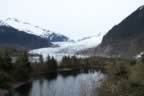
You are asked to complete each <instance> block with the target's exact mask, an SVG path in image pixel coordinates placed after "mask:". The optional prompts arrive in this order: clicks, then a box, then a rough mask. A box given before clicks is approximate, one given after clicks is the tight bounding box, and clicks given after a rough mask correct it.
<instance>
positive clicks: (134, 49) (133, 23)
mask: <svg viewBox="0 0 144 96" xmlns="http://www.w3.org/2000/svg"><path fill="white" fill-rule="evenodd" d="M93 51H94V53H95V55H101V56H118V57H132V56H135V55H137V54H139V53H140V52H142V51H144V6H141V7H140V8H138V9H137V10H136V11H135V12H133V13H132V14H131V15H130V16H128V17H127V18H125V19H124V20H123V21H122V22H121V23H120V24H118V25H116V26H114V27H113V28H112V29H111V30H110V31H109V32H108V33H107V34H106V35H105V36H104V37H103V40H102V43H101V44H100V45H99V46H98V47H97V48H94V49H93Z"/></svg>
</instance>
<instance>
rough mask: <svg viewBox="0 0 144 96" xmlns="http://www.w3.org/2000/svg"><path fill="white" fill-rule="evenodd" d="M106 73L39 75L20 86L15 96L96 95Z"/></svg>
mask: <svg viewBox="0 0 144 96" xmlns="http://www.w3.org/2000/svg"><path fill="white" fill-rule="evenodd" d="M103 78H104V75H103V74H102V73H100V72H96V71H95V72H91V71H90V72H87V73H78V74H65V75H62V74H58V75H47V76H38V77H35V78H34V79H33V81H32V82H31V83H29V84H26V85H24V86H22V87H20V88H18V89H17V90H16V91H15V92H14V96H95V95H94V94H95V92H96V88H97V87H98V86H99V85H100V82H101V80H102V79H103Z"/></svg>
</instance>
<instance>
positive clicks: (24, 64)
mask: <svg viewBox="0 0 144 96" xmlns="http://www.w3.org/2000/svg"><path fill="white" fill-rule="evenodd" d="M13 60H15V62H13ZM30 75H31V65H30V62H29V59H28V53H27V52H26V51H24V52H22V53H21V54H19V56H17V59H15V57H12V56H10V54H9V53H8V52H7V51H6V50H5V51H3V52H2V51H1V53H0V88H10V87H12V84H15V83H16V82H20V81H26V80H29V79H30Z"/></svg>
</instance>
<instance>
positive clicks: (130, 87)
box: [97, 59, 144, 96]
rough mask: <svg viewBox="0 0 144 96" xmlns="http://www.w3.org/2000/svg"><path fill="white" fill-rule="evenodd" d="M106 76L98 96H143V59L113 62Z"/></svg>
mask: <svg viewBox="0 0 144 96" xmlns="http://www.w3.org/2000/svg"><path fill="white" fill-rule="evenodd" d="M107 74H108V76H107V79H106V80H104V81H103V82H102V85H101V87H100V88H98V94H97V95H98V96H144V62H143V59H142V60H138V61H136V60H119V59H118V60H116V61H113V63H112V64H111V65H109V70H108V73H107Z"/></svg>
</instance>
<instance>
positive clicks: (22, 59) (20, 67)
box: [15, 51, 31, 80]
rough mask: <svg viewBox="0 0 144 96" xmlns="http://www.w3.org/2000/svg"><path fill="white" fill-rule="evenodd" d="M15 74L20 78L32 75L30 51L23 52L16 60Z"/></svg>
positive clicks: (27, 77) (23, 78)
mask: <svg viewBox="0 0 144 96" xmlns="http://www.w3.org/2000/svg"><path fill="white" fill-rule="evenodd" d="M16 64H17V66H16V69H15V76H16V79H18V80H27V79H29V78H30V75H31V64H30V62H29V58H28V53H27V52H26V51H25V52H23V53H22V54H21V55H20V56H19V57H18V58H17V61H16Z"/></svg>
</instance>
